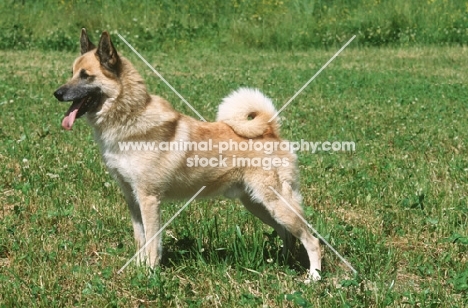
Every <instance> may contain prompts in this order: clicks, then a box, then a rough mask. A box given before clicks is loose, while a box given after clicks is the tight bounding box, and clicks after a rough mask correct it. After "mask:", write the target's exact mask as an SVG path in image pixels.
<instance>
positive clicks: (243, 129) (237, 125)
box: [216, 88, 279, 138]
mask: <svg viewBox="0 0 468 308" xmlns="http://www.w3.org/2000/svg"><path fill="white" fill-rule="evenodd" d="M275 114H276V109H275V107H274V106H273V103H272V102H271V100H270V99H269V98H268V97H266V96H265V95H263V94H262V93H261V92H260V91H259V90H256V89H248V88H240V89H239V90H237V91H234V92H233V93H231V94H230V95H229V96H227V97H225V98H224V99H223V102H222V103H221V105H219V108H218V116H217V118H216V120H217V121H221V122H224V123H226V124H227V125H229V126H230V127H231V128H232V129H233V130H234V132H235V133H236V134H238V135H239V136H243V137H245V138H257V137H261V136H265V135H273V136H276V137H279V123H278V121H277V118H276V117H275V118H274V119H272V120H271V121H270V122H268V121H269V120H270V119H271V118H273V116H274V115H275Z"/></svg>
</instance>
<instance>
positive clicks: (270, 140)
mask: <svg viewBox="0 0 468 308" xmlns="http://www.w3.org/2000/svg"><path fill="white" fill-rule="evenodd" d="M80 45H81V55H80V56H79V57H78V58H77V59H76V60H75V61H74V63H73V76H72V78H71V79H70V80H69V81H68V82H67V83H65V84H64V85H62V86H61V87H59V88H58V89H57V90H56V91H55V92H54V96H55V97H56V98H57V99H58V100H59V101H62V102H72V103H71V106H70V107H69V109H68V111H67V112H66V113H65V116H64V118H63V120H62V127H63V128H64V129H66V130H71V129H72V127H73V124H74V122H75V120H76V119H78V118H80V117H82V116H84V117H86V119H87V121H88V123H89V124H90V125H91V127H92V128H93V131H94V137H95V139H96V141H97V143H98V145H99V148H100V150H101V153H102V158H103V160H104V163H105V165H106V167H107V169H108V170H109V173H110V174H111V175H112V176H113V177H114V178H115V180H116V181H117V183H118V184H119V186H120V188H121V189H122V191H123V193H124V195H125V200H126V202H127V204H128V208H129V210H130V215H131V221H132V224H133V229H134V236H135V240H136V244H137V247H138V249H139V250H140V248H142V247H143V246H145V244H147V246H146V248H145V249H143V250H142V251H141V252H140V253H139V254H138V256H137V262H138V263H144V264H147V265H149V266H150V267H154V266H157V265H158V264H159V261H160V259H161V255H162V243H161V234H158V236H156V237H155V239H154V240H153V241H151V242H150V243H147V241H149V240H150V239H151V238H153V237H154V235H156V234H157V233H158V231H159V230H160V228H161V214H160V211H161V210H160V207H161V203H162V202H163V201H164V200H167V199H179V198H190V197H192V196H193V195H194V194H195V193H196V192H197V191H199V190H200V188H201V187H203V186H206V188H205V189H203V190H202V191H201V193H200V194H199V197H213V196H217V195H224V196H226V197H228V198H237V199H240V200H241V202H242V203H243V205H244V206H245V208H246V209H247V210H248V211H250V212H251V213H252V214H254V215H255V216H257V217H258V218H259V219H260V220H261V221H263V222H264V223H266V224H267V225H269V226H271V227H273V228H274V230H275V231H276V232H277V233H278V235H279V236H280V237H281V239H282V240H283V244H284V245H283V253H285V254H287V253H288V252H290V251H292V250H293V248H294V245H295V240H296V239H299V240H300V241H301V242H302V244H303V246H304V247H305V249H306V251H307V254H308V257H309V262H310V268H309V269H308V272H309V277H310V278H311V279H313V280H319V279H320V278H321V277H320V274H319V272H320V270H321V250H320V245H319V240H318V239H317V238H315V237H314V236H313V235H312V234H311V233H310V231H309V230H308V227H307V224H306V223H305V221H304V220H303V219H301V218H300V217H299V215H303V209H302V207H301V195H300V192H299V180H298V178H299V172H298V169H297V164H296V155H295V154H294V153H293V151H290V150H289V149H286V148H285V147H284V146H283V145H284V144H285V141H284V140H282V139H281V138H280V134H279V123H278V121H277V119H276V118H275V115H276V110H275V108H274V106H273V103H272V102H271V100H270V99H269V98H267V97H266V96H265V95H263V94H262V93H261V92H260V91H258V90H255V89H249V88H241V89H239V90H237V91H234V92H233V93H231V94H230V95H228V96H227V97H226V98H224V99H223V101H222V103H221V104H220V106H219V108H218V114H217V120H216V122H202V121H198V120H196V119H193V118H192V117H189V116H186V115H183V114H181V113H179V112H177V111H176V110H174V108H173V107H172V106H171V105H170V104H169V103H168V102H167V101H166V100H165V99H163V98H161V97H159V96H154V95H150V94H149V92H148V90H147V88H146V85H145V82H144V81H143V78H142V77H141V76H140V74H139V73H138V72H137V71H136V69H135V68H134V67H133V66H132V64H131V63H130V62H129V60H127V59H126V58H125V57H122V56H120V55H119V54H118V53H117V51H116V49H115V47H114V45H113V43H112V41H111V38H110V35H109V33H108V32H103V33H102V35H101V37H100V40H99V44H98V45H97V46H95V45H94V44H93V43H92V42H91V41H90V39H89V37H88V35H87V33H86V30H85V29H82V31H81V38H80ZM271 119H272V120H271ZM142 142H143V143H146V144H151V145H156V146H155V147H153V148H151V149H148V148H146V149H145V148H143V149H142V148H136V147H133V148H132V147H128V144H133V145H135V144H137V145H138V144H140V145H141V143H142ZM122 144H124V145H125V144H126V145H127V148H123V147H122ZM180 144H184V145H186V146H180V147H179V148H177V149H175V146H176V145H180ZM168 145H170V146H174V147H172V148H171V150H172V151H171V150H168ZM210 145H211V146H210ZM226 145H227V146H226ZM221 147H222V149H221ZM259 149H262V150H259ZM265 149H266V150H265ZM292 209H294V210H292Z"/></svg>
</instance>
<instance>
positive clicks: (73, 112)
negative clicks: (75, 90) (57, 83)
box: [62, 94, 101, 130]
mask: <svg viewBox="0 0 468 308" xmlns="http://www.w3.org/2000/svg"><path fill="white" fill-rule="evenodd" d="M100 98H101V96H100V95H99V94H91V95H88V96H85V97H84V98H80V99H77V100H74V101H73V104H72V105H71V106H70V108H68V111H67V112H66V113H65V117H64V118H63V120H62V127H63V128H64V129H66V130H70V129H71V128H72V126H73V123H75V120H76V119H78V118H79V117H81V116H83V115H84V114H85V113H86V112H88V111H90V110H92V109H95V108H96V107H97V105H98V103H99V100H100Z"/></svg>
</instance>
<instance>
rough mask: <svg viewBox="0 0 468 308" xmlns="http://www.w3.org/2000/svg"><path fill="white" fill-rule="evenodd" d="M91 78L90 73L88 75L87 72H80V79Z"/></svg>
mask: <svg viewBox="0 0 468 308" xmlns="http://www.w3.org/2000/svg"><path fill="white" fill-rule="evenodd" d="M89 77H91V76H90V75H89V74H88V73H86V71H85V70H81V71H80V78H81V79H88V78H89Z"/></svg>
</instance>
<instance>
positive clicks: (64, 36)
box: [0, 0, 468, 51]
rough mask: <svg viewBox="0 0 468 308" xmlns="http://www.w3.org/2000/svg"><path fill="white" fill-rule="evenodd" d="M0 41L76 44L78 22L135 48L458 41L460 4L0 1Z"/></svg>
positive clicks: (467, 33)
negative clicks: (120, 36)
mask: <svg viewBox="0 0 468 308" xmlns="http://www.w3.org/2000/svg"><path fill="white" fill-rule="evenodd" d="M0 10H1V11H2V12H3V18H2V20H1V21H0V29H1V30H2V31H0V49H24V48H36V49H42V50H68V51H74V50H76V49H77V43H76V40H75V36H76V34H77V33H79V29H80V28H82V27H87V28H89V29H93V30H94V29H98V30H99V31H102V30H104V29H106V30H109V31H113V32H119V33H121V34H125V35H126V36H129V37H138V40H136V41H135V45H136V46H137V47H138V48H139V49H140V50H151V51H161V50H165V51H168V50H173V49H179V48H180V47H181V46H185V47H190V46H191V45H192V44H198V43H200V41H202V42H203V43H204V44H205V45H211V46H218V47H219V46H221V47H227V48H237V47H239V46H242V47H249V48H261V49H273V50H307V49H309V48H310V47H324V46H325V47H329V48H334V47H336V46H338V45H342V44H343V43H344V42H346V41H347V40H348V39H349V38H350V37H351V36H353V35H357V39H356V41H355V42H354V44H355V45H357V46H408V45H414V44H420V45H426V44H433V45H441V44H444V45H452V46H453V45H458V46H459V45H466V43H467V42H468V17H467V13H468V7H467V5H466V2H465V1H447V0H414V1H406V0H392V1H380V0H284V1H277V0H252V1H245V0H231V1H216V0H205V1H197V0H182V1H167V0H162V1H148V0H146V1H125V0H112V1H102V0H101V1H93V2H89V1H86V0H62V1H55V0H43V1H14V0H5V1H2V2H1V3H0Z"/></svg>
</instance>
